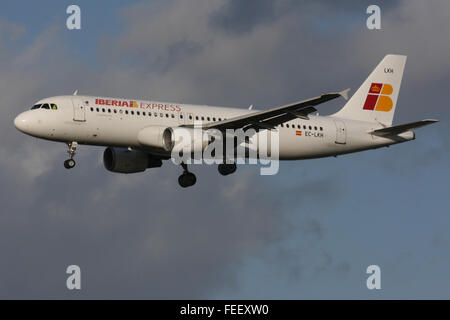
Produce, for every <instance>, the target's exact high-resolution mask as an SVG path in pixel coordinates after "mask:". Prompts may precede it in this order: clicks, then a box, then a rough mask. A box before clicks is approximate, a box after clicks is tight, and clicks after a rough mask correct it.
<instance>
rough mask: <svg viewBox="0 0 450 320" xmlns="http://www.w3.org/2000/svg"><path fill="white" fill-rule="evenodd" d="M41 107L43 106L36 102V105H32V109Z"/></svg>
mask: <svg viewBox="0 0 450 320" xmlns="http://www.w3.org/2000/svg"><path fill="white" fill-rule="evenodd" d="M40 107H41V105H40V104H36V105H34V106H32V107H31V110H35V109H39V108H40Z"/></svg>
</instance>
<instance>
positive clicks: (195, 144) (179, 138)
mask: <svg viewBox="0 0 450 320" xmlns="http://www.w3.org/2000/svg"><path fill="white" fill-rule="evenodd" d="M167 131H168V134H167V138H168V139H170V145H171V146H172V148H171V150H172V149H173V150H174V151H175V152H179V151H185V152H191V153H192V152H201V151H203V150H205V148H206V146H207V145H208V143H209V142H210V141H212V140H211V139H212V137H211V136H209V135H208V134H207V132H206V131H204V130H202V129H200V128H194V129H193V128H183V127H176V128H167Z"/></svg>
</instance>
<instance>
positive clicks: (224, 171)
mask: <svg viewBox="0 0 450 320" xmlns="http://www.w3.org/2000/svg"><path fill="white" fill-rule="evenodd" d="M217 169H218V170H219V173H220V174H221V175H223V176H227V175H229V174H232V173H234V172H235V171H236V164H235V163H232V164H225V163H222V164H219V166H218V167H217Z"/></svg>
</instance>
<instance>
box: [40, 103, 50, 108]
mask: <svg viewBox="0 0 450 320" xmlns="http://www.w3.org/2000/svg"><path fill="white" fill-rule="evenodd" d="M41 108H42V109H50V106H49V105H48V103H44V104H43V105H42V107H41Z"/></svg>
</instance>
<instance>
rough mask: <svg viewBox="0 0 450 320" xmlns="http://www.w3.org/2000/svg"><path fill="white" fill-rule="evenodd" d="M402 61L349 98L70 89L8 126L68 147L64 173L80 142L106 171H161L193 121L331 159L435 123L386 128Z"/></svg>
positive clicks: (227, 170) (185, 179) (189, 177)
mask: <svg viewBox="0 0 450 320" xmlns="http://www.w3.org/2000/svg"><path fill="white" fill-rule="evenodd" d="M405 63H406V56H404V55H395V54H388V55H386V56H385V57H384V58H383V59H382V60H381V62H380V63H379V64H378V65H377V66H376V68H375V69H374V70H373V71H372V73H371V74H370V75H369V76H368V78H367V79H366V80H365V81H364V82H363V83H362V85H361V86H360V87H359V89H358V90H357V91H356V92H355V94H354V95H353V96H352V97H351V98H350V99H348V90H349V89H347V90H344V91H341V92H338V93H326V94H322V95H320V96H318V97H315V98H312V99H307V100H303V101H299V102H294V103H291V104H287V105H282V106H279V107H275V108H271V109H268V110H256V109H253V108H252V106H251V107H250V108H248V109H243V108H225V107H213V106H201V105H189V104H181V103H161V102H155V101H141V100H136V99H117V98H107V97H96V96H80V95H78V94H77V92H75V93H74V94H73V95H65V96H55V97H50V98H45V99H42V100H40V101H38V102H36V103H35V104H34V105H33V106H32V107H31V110H28V111H25V112H22V113H20V114H19V115H18V116H17V117H16V118H15V120H14V125H15V127H16V128H17V129H18V130H20V131H21V132H23V133H26V134H28V135H31V136H33V137H37V138H41V139H46V140H51V141H57V142H63V143H65V144H67V146H68V153H69V159H67V160H65V161H64V166H65V168H67V169H71V168H73V167H74V166H75V160H74V159H73V158H74V155H75V152H76V149H77V147H78V145H95V146H105V147H106V149H105V151H104V154H103V163H104V166H105V168H106V169H107V170H109V171H112V172H117V173H135V172H142V171H145V170H146V169H148V168H156V167H161V165H162V161H163V160H169V159H171V150H172V148H173V146H174V141H173V139H174V138H173V137H174V134H175V133H176V132H177V130H178V131H179V130H180V129H183V130H194V124H195V123H200V129H201V130H209V129H216V130H218V131H220V132H225V131H226V130H228V129H234V130H236V129H243V130H244V129H245V130H248V129H250V128H251V129H254V130H255V132H256V134H257V135H259V134H262V133H264V132H265V133H267V132H269V131H275V132H277V134H278V136H279V145H278V147H279V160H302V159H314V158H322V157H330V156H334V157H336V156H338V155H342V154H348V153H353V152H359V151H364V150H370V149H376V148H381V147H388V146H390V145H393V144H397V143H402V142H406V141H411V140H414V139H415V133H414V131H413V129H416V128H419V127H423V126H426V125H429V124H432V123H435V122H437V121H438V120H433V119H426V120H421V121H416V122H412V123H406V124H401V125H394V126H393V125H392V122H393V118H394V112H395V108H396V105H397V98H398V94H399V90H400V84H401V80H402V77H403V70H404V67H405ZM338 97H343V98H344V99H345V100H347V102H346V103H345V105H344V106H343V107H342V109H340V110H339V111H338V112H336V113H334V114H332V115H328V116H319V115H318V113H317V109H316V106H318V105H319V104H322V103H324V102H327V101H330V100H332V99H336V98H338ZM198 127H199V126H198V124H197V127H196V128H198ZM237 143H238V144H239V143H245V141H239V142H237ZM181 166H182V168H183V173H182V174H181V175H180V177H179V179H178V182H179V184H180V186H181V187H183V188H186V187H189V186H192V185H194V184H195V183H196V176H195V175H194V174H193V173H192V172H191V171H189V170H188V167H187V164H186V163H181ZM218 170H219V173H220V174H222V175H228V174H231V173H234V172H235V171H236V163H235V162H233V161H231V163H229V162H228V161H227V162H225V161H224V162H223V163H221V164H219V165H218Z"/></svg>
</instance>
